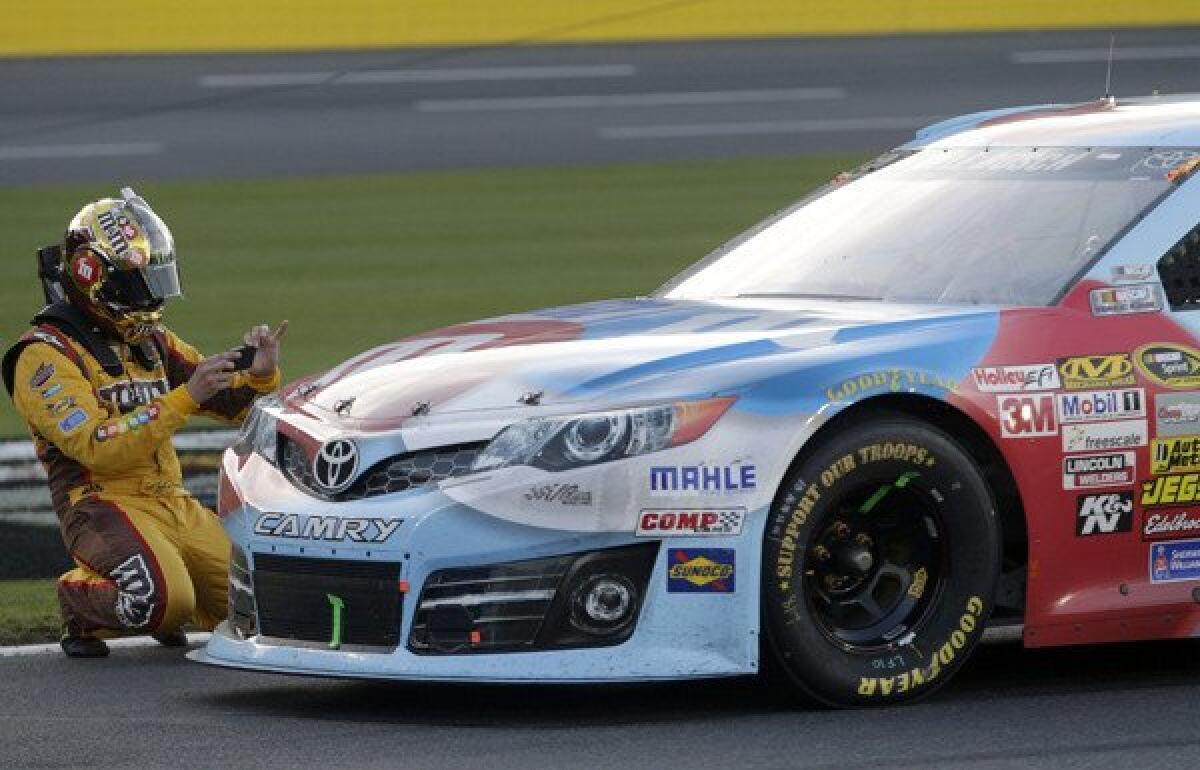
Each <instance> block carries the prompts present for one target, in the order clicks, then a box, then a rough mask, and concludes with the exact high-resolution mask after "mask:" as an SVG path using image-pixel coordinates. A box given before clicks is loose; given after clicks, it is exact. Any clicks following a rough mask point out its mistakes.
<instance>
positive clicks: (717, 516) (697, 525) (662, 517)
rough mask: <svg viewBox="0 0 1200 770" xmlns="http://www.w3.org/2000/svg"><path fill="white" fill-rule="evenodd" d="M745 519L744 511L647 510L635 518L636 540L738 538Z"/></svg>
mask: <svg viewBox="0 0 1200 770" xmlns="http://www.w3.org/2000/svg"><path fill="white" fill-rule="evenodd" d="M745 519H746V509H745V508H709V509H703V510H679V509H677V508H648V509H645V510H643V511H642V512H641V514H640V515H639V516H638V525H637V533H636V534H637V536H638V537H666V536H670V535H695V536H702V537H704V536H707V537H713V536H722V535H740V534H742V525H743V523H744V522H745Z"/></svg>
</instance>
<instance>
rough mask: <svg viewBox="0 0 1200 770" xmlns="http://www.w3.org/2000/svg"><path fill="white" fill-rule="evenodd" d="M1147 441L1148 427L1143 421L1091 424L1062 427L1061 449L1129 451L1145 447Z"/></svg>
mask: <svg viewBox="0 0 1200 770" xmlns="http://www.w3.org/2000/svg"><path fill="white" fill-rule="evenodd" d="M1148 440H1149V426H1148V425H1147V423H1146V421H1145V420H1136V419H1135V420H1119V421H1117V422H1091V423H1083V424H1079V425H1064V426H1063V430H1062V449H1063V451H1064V452H1100V451H1104V450H1107V449H1129V448H1130V447H1136V446H1145V445H1146V442H1147V441H1148Z"/></svg>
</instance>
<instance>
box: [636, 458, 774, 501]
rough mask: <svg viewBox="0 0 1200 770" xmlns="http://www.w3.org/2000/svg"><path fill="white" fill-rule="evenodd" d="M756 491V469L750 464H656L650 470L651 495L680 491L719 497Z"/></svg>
mask: <svg viewBox="0 0 1200 770" xmlns="http://www.w3.org/2000/svg"><path fill="white" fill-rule="evenodd" d="M757 488H758V469H757V468H756V467H755V466H754V465H753V464H751V463H733V464H730V465H708V464H703V465H655V466H653V467H652V468H650V494H652V495H673V494H678V493H680V492H698V493H700V494H706V495H707V494H721V493H740V492H752V491H754V490H755V489H757Z"/></svg>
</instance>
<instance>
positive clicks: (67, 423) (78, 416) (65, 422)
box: [58, 409, 87, 433]
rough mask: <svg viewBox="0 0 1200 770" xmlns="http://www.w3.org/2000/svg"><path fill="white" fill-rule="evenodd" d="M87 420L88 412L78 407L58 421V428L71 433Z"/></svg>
mask: <svg viewBox="0 0 1200 770" xmlns="http://www.w3.org/2000/svg"><path fill="white" fill-rule="evenodd" d="M85 422H87V412H85V411H83V410H82V409H76V410H75V411H73V412H71V413H70V414H68V415H67V416H66V417H64V418H62V419H61V420H59V422H58V429H59V430H60V431H62V432H63V433H71V432H72V431H74V430H75V429H76V428H78V427H79V426H80V425H83V424H84V423H85Z"/></svg>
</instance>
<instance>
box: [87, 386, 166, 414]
mask: <svg viewBox="0 0 1200 770" xmlns="http://www.w3.org/2000/svg"><path fill="white" fill-rule="evenodd" d="M167 390H168V388H167V381H166V380H164V379H161V378H160V379H157V380H128V381H122V382H114V383H112V384H111V385H106V386H104V387H102V388H100V390H99V393H100V400H101V401H103V402H104V403H106V404H114V405H115V406H116V407H117V411H119V412H120V413H121V414H128V413H129V412H132V411H133V410H134V409H136V408H138V407H139V406H143V405H145V404H149V403H150V402H151V401H153V400H154V399H156V398H158V397H159V396H165V395H166V394H167Z"/></svg>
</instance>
